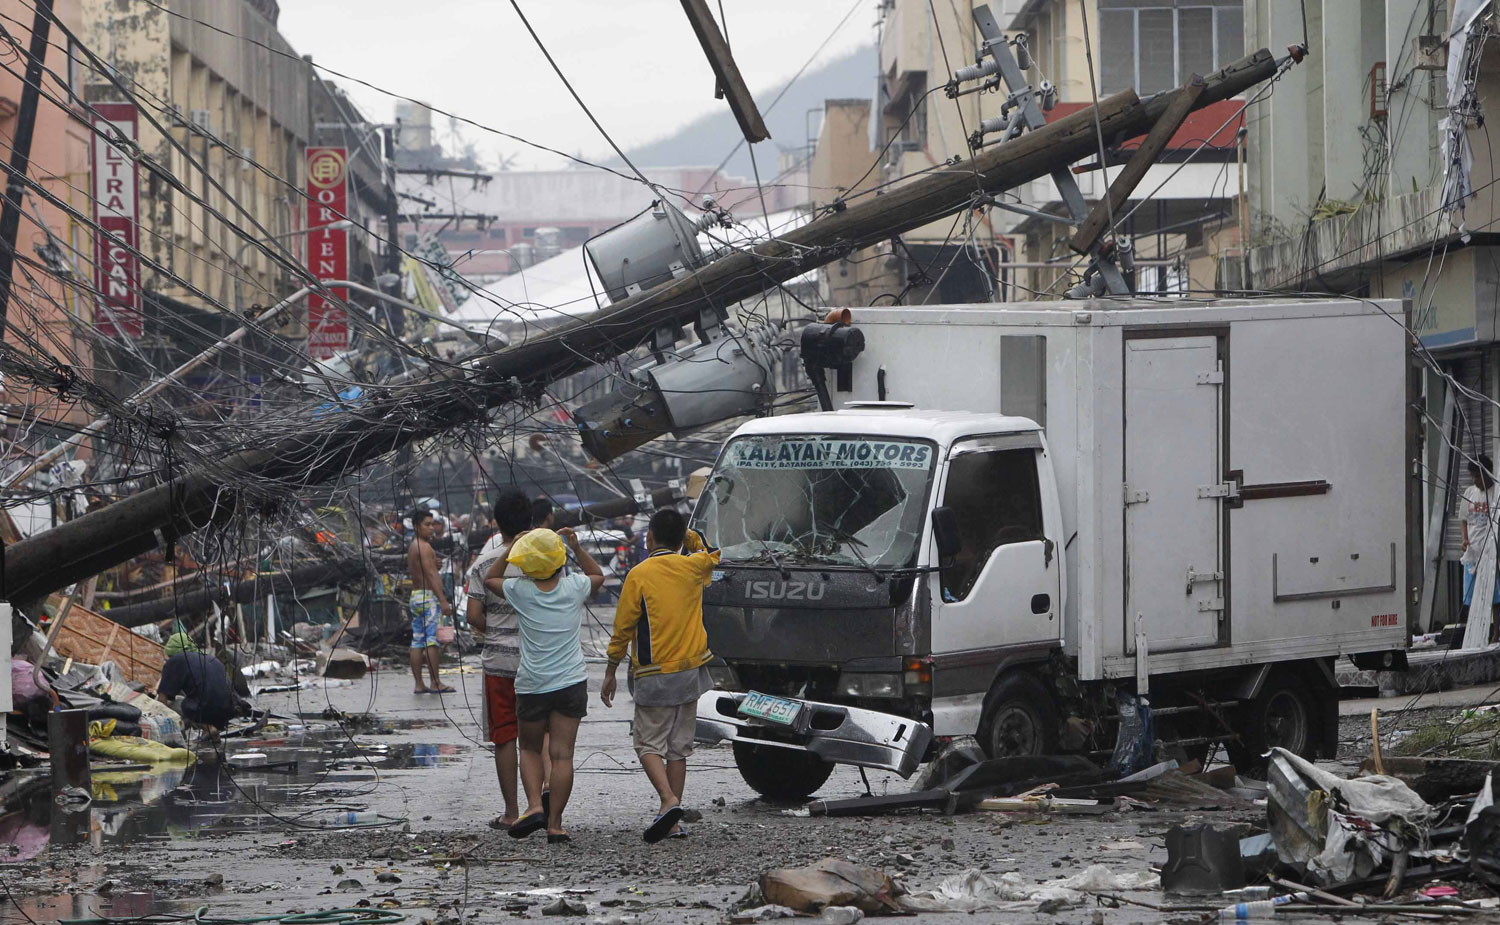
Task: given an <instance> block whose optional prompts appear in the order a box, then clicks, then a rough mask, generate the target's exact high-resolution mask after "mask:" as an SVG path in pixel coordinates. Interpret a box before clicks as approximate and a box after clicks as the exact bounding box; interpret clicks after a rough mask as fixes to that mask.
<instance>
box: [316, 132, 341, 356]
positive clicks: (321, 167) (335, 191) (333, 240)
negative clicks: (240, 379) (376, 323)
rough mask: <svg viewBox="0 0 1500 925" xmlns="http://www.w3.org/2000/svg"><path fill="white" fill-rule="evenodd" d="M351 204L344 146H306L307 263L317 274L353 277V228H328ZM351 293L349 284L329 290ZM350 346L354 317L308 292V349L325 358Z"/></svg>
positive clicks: (332, 277)
mask: <svg viewBox="0 0 1500 925" xmlns="http://www.w3.org/2000/svg"><path fill="white" fill-rule="evenodd" d="M348 204H349V185H348V161H347V158H346V155H345V151H344V149H343V148H308V149H307V227H308V228H310V229H313V230H312V232H311V233H310V234H309V235H308V242H307V263H308V267H307V268H308V269H309V270H311V271H312V275H313V276H315V277H317V278H318V279H323V280H329V279H348V278H349V276H348V272H349V233H348V232H347V231H345V230H343V229H341V228H340V229H335V228H329V227H327V226H328V225H332V224H333V223H335V222H340V221H343V220H344V212H345V209H346V208H348ZM329 291H330V292H331V293H332V294H333V295H334V296H335V297H337V298H339V299H341V300H342V299H347V298H348V297H349V290H347V289H344V288H342V287H337V286H336V287H334V288H333V289H331V290H329ZM348 349H349V317H348V315H346V314H345V313H344V309H343V306H341V305H336V304H334V303H332V302H330V301H328V300H327V299H325V298H323V297H322V296H321V295H318V294H317V293H314V294H312V295H310V296H308V298H307V352H308V355H309V356H312V357H314V358H316V359H320V360H326V359H328V358H329V357H331V356H333V355H334V354H336V353H338V352H339V351H341V350H348Z"/></svg>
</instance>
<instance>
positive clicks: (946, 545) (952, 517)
mask: <svg viewBox="0 0 1500 925" xmlns="http://www.w3.org/2000/svg"><path fill="white" fill-rule="evenodd" d="M932 538H933V539H934V540H937V553H938V567H939V568H948V567H949V566H951V565H952V564H953V557H954V556H957V555H958V551H959V550H960V549H962V548H963V545H964V544H963V540H961V539H960V538H959V535H958V515H957V514H955V513H954V512H953V508H951V507H935V508H933V509H932Z"/></svg>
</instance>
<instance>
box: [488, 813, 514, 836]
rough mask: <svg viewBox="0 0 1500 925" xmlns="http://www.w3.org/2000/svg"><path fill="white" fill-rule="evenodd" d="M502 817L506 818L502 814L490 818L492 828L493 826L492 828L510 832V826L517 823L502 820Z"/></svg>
mask: <svg viewBox="0 0 1500 925" xmlns="http://www.w3.org/2000/svg"><path fill="white" fill-rule="evenodd" d="M502 818H504V817H502V816H496V817H495V818H493V819H491V820H490V828H492V829H498V830H500V831H502V832H508V831H510V827H511V826H513V825H515V824H516V823H514V822H501V821H500V820H501V819H502ZM517 821H519V820H517Z"/></svg>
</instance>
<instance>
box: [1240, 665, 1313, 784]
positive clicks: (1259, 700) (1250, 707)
mask: <svg viewBox="0 0 1500 925" xmlns="http://www.w3.org/2000/svg"><path fill="white" fill-rule="evenodd" d="M1236 725H1237V726H1238V727H1239V729H1240V739H1239V741H1238V742H1229V743H1227V744H1228V749H1229V760H1230V761H1231V762H1233V763H1234V766H1235V767H1236V768H1238V769H1239V770H1240V771H1241V773H1246V774H1251V775H1254V776H1256V777H1263V776H1265V770H1266V761H1265V759H1264V758H1263V757H1262V756H1264V755H1265V753H1266V752H1268V751H1270V750H1271V749H1272V748H1284V749H1286V750H1287V751H1289V752H1291V753H1293V754H1295V755H1301V756H1302V757H1304V758H1309V759H1310V758H1314V757H1316V752H1317V744H1318V741H1319V711H1318V705H1317V704H1316V703H1315V702H1314V701H1313V694H1312V689H1311V688H1310V687H1309V686H1308V685H1307V682H1305V681H1304V680H1302V679H1301V678H1299V677H1298V676H1297V675H1295V674H1293V673H1292V672H1289V671H1286V670H1280V671H1274V672H1272V673H1271V676H1270V677H1269V678H1267V679H1266V683H1265V685H1264V686H1263V687H1262V688H1261V690H1260V693H1259V694H1256V695H1255V699H1253V700H1251V701H1249V702H1248V703H1246V704H1245V705H1244V706H1243V707H1241V708H1240V721H1239V722H1238V723H1236Z"/></svg>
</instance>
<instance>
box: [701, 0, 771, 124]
mask: <svg viewBox="0 0 1500 925" xmlns="http://www.w3.org/2000/svg"><path fill="white" fill-rule="evenodd" d="M682 9H683V12H685V13H687V18H688V22H689V23H691V24H692V26H693V32H694V33H696V34H697V36H698V44H699V45H702V46H703V54H704V55H706V56H707V57H708V66H709V67H711V68H713V70H714V78H715V79H716V80H717V81H718V88H717V89H718V90H721V91H723V94H724V95H725V96H727V97H728V98H729V111H730V112H732V113H734V120H735V121H736V122H738V123H739V124H740V131H741V132H742V133H743V134H744V136H745V140H746V141H748V142H750V143H752V144H754V143H755V142H757V141H765V140H766V139H767V138H770V137H771V133H770V131H769V130H768V129H767V128H766V123H765V122H764V121H762V119H761V117H760V110H759V109H757V108H756V106H755V97H753V96H751V95H750V88H749V87H747V86H745V78H743V77H741V76H740V68H739V65H737V64H735V63H734V56H732V55H731V54H730V53H729V43H728V42H726V41H724V35H723V33H721V32H720V31H719V24H718V23H716V22H714V17H713V14H712V13H710V12H709V11H708V4H707V3H706V2H705V0H682ZM716 95H717V94H716Z"/></svg>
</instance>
